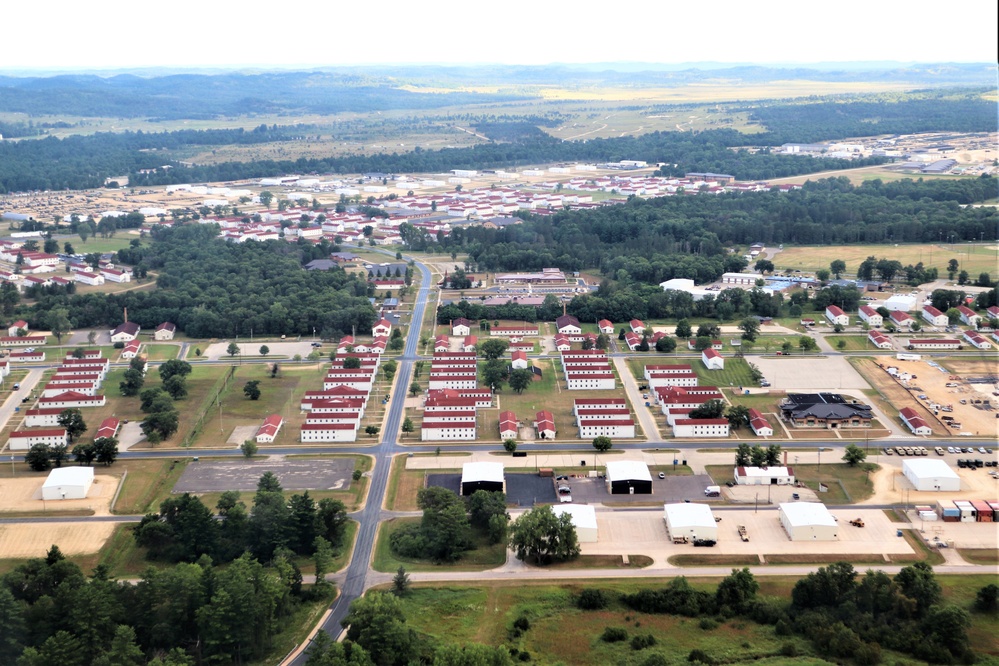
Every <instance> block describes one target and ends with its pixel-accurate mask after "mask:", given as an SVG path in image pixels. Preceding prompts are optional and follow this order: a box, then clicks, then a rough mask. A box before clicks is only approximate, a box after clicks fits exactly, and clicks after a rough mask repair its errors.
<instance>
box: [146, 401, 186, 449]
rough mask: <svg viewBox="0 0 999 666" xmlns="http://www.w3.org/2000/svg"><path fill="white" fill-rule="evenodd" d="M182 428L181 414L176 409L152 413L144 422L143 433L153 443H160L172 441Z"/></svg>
mask: <svg viewBox="0 0 999 666" xmlns="http://www.w3.org/2000/svg"><path fill="white" fill-rule="evenodd" d="M179 427H180V414H179V413H178V412H177V410H176V409H172V410H169V411H161V412H152V413H151V414H149V415H148V416H146V420H145V421H143V422H142V426H141V428H142V432H143V433H144V434H145V435H146V438H147V439H149V440H150V441H151V442H153V443H154V444H155V443H158V442H161V441H163V440H164V439H170V438H171V437H172V436H173V435H174V433H176V432H177V429H178V428H179Z"/></svg>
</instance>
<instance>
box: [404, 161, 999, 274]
mask: <svg viewBox="0 0 999 666" xmlns="http://www.w3.org/2000/svg"><path fill="white" fill-rule="evenodd" d="M996 187H997V182H996V179H995V178H991V177H983V178H977V179H962V180H931V181H922V180H918V181H913V180H901V181H896V182H889V183H884V182H882V181H878V180H874V181H868V182H865V183H864V184H862V185H859V186H854V185H851V184H850V183H849V181H847V179H845V178H827V179H823V180H819V181H814V182H809V183H806V184H805V186H804V187H803V188H802V189H800V190H794V191H791V192H788V193H777V192H773V191H771V192H759V193H749V194H722V195H711V194H700V195H697V196H675V197H658V198H654V199H647V200H646V199H641V198H637V197H636V198H632V199H631V200H629V201H628V202H627V203H625V204H624V205H621V206H612V207H606V208H599V209H594V210H576V211H561V212H558V213H556V214H555V215H552V216H538V215H529V214H527V215H525V217H526V218H527V222H525V223H524V224H521V225H512V226H507V227H504V228H502V229H488V228H485V227H477V226H472V227H468V228H466V229H460V230H456V231H455V233H452V234H451V235H450V236H449V237H447V238H445V239H443V242H442V245H443V249H445V250H447V249H449V248H452V247H454V248H460V249H461V250H464V251H467V252H468V254H469V256H470V258H471V260H472V261H473V262H474V263H475V264H477V265H478V267H479V269H480V270H537V269H540V268H544V267H546V266H557V267H559V268H562V269H564V270H570V271H576V270H580V269H582V268H585V267H594V266H599V267H600V270H601V272H603V273H604V274H605V275H607V276H609V277H617V276H618V273H619V272H620V271H625V272H626V273H627V274H628V275H629V276H630V277H632V278H634V279H636V280H639V281H641V282H654V283H658V282H661V281H663V280H668V279H671V278H674V277H684V278H692V279H695V280H697V281H699V282H706V281H710V280H714V279H717V278H718V277H720V276H721V274H722V272H724V271H725V270H733V269H735V270H737V268H736V267H735V266H734V264H735V262H737V261H738V260H739V258H738V257H735V258H732V257H729V256H728V255H727V253H726V251H725V247H726V246H728V245H730V244H742V245H746V244H749V243H755V242H763V243H766V244H769V245H775V244H779V243H796V244H802V245H836V244H849V243H888V242H895V243H903V242H908V243H912V242H930V241H939V240H940V239H941V238H943V239H947V238H950V237H952V236H953V237H954V238H956V239H957V240H960V241H964V240H976V241H977V240H980V239H982V238H984V239H985V240H993V239H995V238H996V231H997V225H999V213H997V211H996V209H995V208H992V207H974V206H967V205H965V204H968V203H971V202H975V201H982V200H985V199H987V198H991V197H994V196H996ZM413 242H414V243H416V245H417V247H416V248H415V249H422V248H420V247H418V245H419V242H420V240H419V239H416V240H414V241H413ZM424 242H425V243H430V242H433V240H432V239H424ZM726 264H729V265H728V266H727V265H726Z"/></svg>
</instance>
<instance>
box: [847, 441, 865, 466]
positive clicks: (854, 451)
mask: <svg viewBox="0 0 999 666" xmlns="http://www.w3.org/2000/svg"><path fill="white" fill-rule="evenodd" d="M866 459H867V452H866V451H864V450H863V449H862V448H860V447H859V446H857V445H856V444H847V445H846V453H844V454H843V462H845V463H846V464H848V465H849V466H850V467H856V466H857V465H858V464H859V463H862V462H864V460H866Z"/></svg>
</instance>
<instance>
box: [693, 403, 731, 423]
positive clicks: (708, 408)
mask: <svg viewBox="0 0 999 666" xmlns="http://www.w3.org/2000/svg"><path fill="white" fill-rule="evenodd" d="M724 412H725V403H724V402H723V401H722V400H708V401H707V402H705V403H704V404H703V405H701V406H700V407H697V408H695V409H694V411H692V412H691V413H690V418H692V419H718V418H721V416H722V414H723V413H724Z"/></svg>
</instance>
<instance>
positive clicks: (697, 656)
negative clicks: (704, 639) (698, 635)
mask: <svg viewBox="0 0 999 666" xmlns="http://www.w3.org/2000/svg"><path fill="white" fill-rule="evenodd" d="M687 661H690V662H697V663H699V664H713V663H714V660H713V659H712V658H711V657H709V656H708V653H707V652H705V651H704V650H701V649H700V648H694V649H693V650H691V651H690V654H688V655H687Z"/></svg>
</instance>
